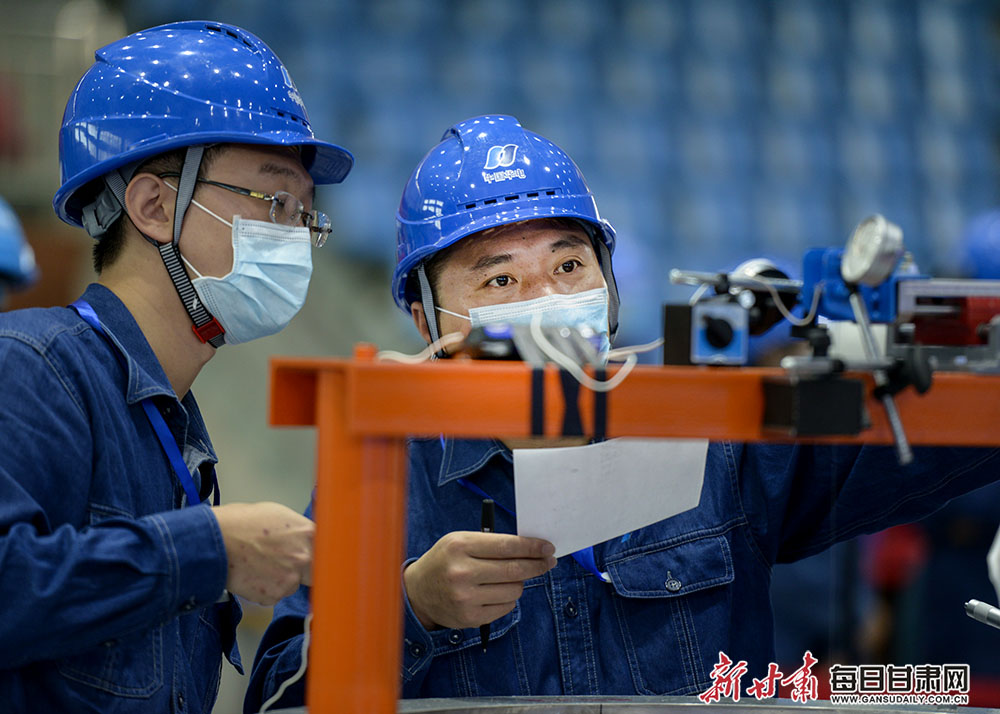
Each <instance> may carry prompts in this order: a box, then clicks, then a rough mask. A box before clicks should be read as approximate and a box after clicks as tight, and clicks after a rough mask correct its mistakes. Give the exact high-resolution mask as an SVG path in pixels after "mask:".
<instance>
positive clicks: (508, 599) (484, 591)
mask: <svg viewBox="0 0 1000 714" xmlns="http://www.w3.org/2000/svg"><path fill="white" fill-rule="evenodd" d="M523 592H524V586H522V585H521V583H491V584H489V585H480V586H479V587H478V588H477V589H476V599H477V600H478V601H479V602H480V603H482V605H483V606H484V607H486V606H489V605H509V604H510V603H513V602H516V601H517V600H518V599H519V598H520V597H521V594H522V593H523Z"/></svg>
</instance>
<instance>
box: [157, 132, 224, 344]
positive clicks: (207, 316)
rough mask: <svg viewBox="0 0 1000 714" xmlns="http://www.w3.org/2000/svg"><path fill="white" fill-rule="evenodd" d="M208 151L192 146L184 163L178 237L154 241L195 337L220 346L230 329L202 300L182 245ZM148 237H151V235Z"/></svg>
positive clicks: (179, 187) (176, 227)
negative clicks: (225, 328)
mask: <svg viewBox="0 0 1000 714" xmlns="http://www.w3.org/2000/svg"><path fill="white" fill-rule="evenodd" d="M204 153H205V147H204V146H189V147H188V149H187V153H186V154H185V156H184V165H183V167H182V168H181V177H180V179H179V180H178V182H177V204H176V206H175V208H174V237H173V240H172V241H171V242H170V243H157V242H155V241H153V243H154V245H155V246H156V250H157V251H159V253H160V258H161V259H162V260H163V265H164V266H165V267H166V269H167V274H168V275H169V276H170V282H172V283H173V284H174V289H175V290H176V291H177V296H178V297H179V298H180V299H181V304H182V305H184V309H185V310H186V311H187V314H188V317H190V318H191V322H192V323H194V324H193V326H192V328H191V329H192V330H193V331H194V334H195V336H196V337H197V338H198V339H199V340H201V341H202V342H206V343H208V344H210V345H211V346H212V347H215V348H219V347H221V346H222V345H223V344H225V342H226V331H225V330H224V329H223V328H222V325H220V324H219V321H218V320H216V319H215V317H214V316H213V315H212V314H211V313H210V312H209V311H208V310H207V309H205V306H204V305H203V304H202V302H201V300H199V299H198V292H197V291H196V290H195V289H194V285H193V284H192V283H191V278H189V277H188V274H187V271H186V270H184V265H183V263H182V260H181V251H180V248H179V247H178V244H179V243H180V240H181V228H182V227H183V225H184V216H185V215H186V214H187V209H188V208H189V207H190V206H191V198H192V197H193V196H194V189H195V186H196V185H197V181H198V170H199V169H200V168H201V159H202V156H203V155H204ZM147 240H149V239H148V238H147Z"/></svg>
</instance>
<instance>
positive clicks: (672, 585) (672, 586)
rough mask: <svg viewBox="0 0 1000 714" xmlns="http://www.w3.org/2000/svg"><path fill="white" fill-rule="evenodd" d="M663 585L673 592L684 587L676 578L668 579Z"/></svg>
mask: <svg viewBox="0 0 1000 714" xmlns="http://www.w3.org/2000/svg"><path fill="white" fill-rule="evenodd" d="M664 586H666V588H667V590H669V591H670V592H672V593H675V592H677V591H678V590H680V589H681V588H682V587H684V584H683V583H681V581H680V580H678V579H677V578H670V580H668V581H667V582H665V583H664Z"/></svg>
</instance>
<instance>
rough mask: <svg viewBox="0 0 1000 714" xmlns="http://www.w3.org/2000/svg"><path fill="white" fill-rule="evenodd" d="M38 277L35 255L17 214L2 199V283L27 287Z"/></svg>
mask: <svg viewBox="0 0 1000 714" xmlns="http://www.w3.org/2000/svg"><path fill="white" fill-rule="evenodd" d="M36 277H38V269H37V268H36V267H35V254H34V252H33V251H32V250H31V246H30V245H28V241H27V240H26V239H25V237H24V231H23V230H22V229H21V222H20V221H18V220H17V214H15V213H14V210H13V209H12V208H11V207H10V206H9V205H8V204H7V202H6V201H5V200H3V199H2V198H0V283H3V284H6V285H14V286H17V285H27V284H28V283H31V282H33V281H34V280H35V278H36Z"/></svg>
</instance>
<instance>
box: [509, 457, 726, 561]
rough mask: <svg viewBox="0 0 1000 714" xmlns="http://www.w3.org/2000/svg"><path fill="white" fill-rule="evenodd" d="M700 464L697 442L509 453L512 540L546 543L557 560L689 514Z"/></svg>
mask: <svg viewBox="0 0 1000 714" xmlns="http://www.w3.org/2000/svg"><path fill="white" fill-rule="evenodd" d="M707 457H708V441H705V440H701V439H699V440H687V439H685V440H680V439H611V440H610V441H605V442H602V443H600V444H591V445H589V446H575V447H570V448H561V449H515V450H514V488H515V500H516V504H517V506H516V508H517V532H518V535H522V536H531V537H534V538H544V539H545V540H548V541H550V542H551V543H552V544H553V545H554V546H555V547H556V553H555V555H556V557H557V558H560V557H562V556H564V555H568V554H569V553H573V552H575V551H577V550H579V549H581V548H586V547H587V546H591V545H595V544H597V543H603V542H604V541H606V540H609V539H610V538H616V537H618V536H621V535H624V534H626V533H629V532H631V531H634V530H636V529H637V528H642V527H643V526H648V525H650V524H652V523H656V522H657V521H662V520H663V519H664V518H669V517H670V516H674V515H677V514H678V513H681V512H683V511H686V510H688V509H691V508H694V507H695V506H697V505H698V502H699V500H700V499H701V484H702V481H704V479H705V460H706V458H707Z"/></svg>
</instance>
